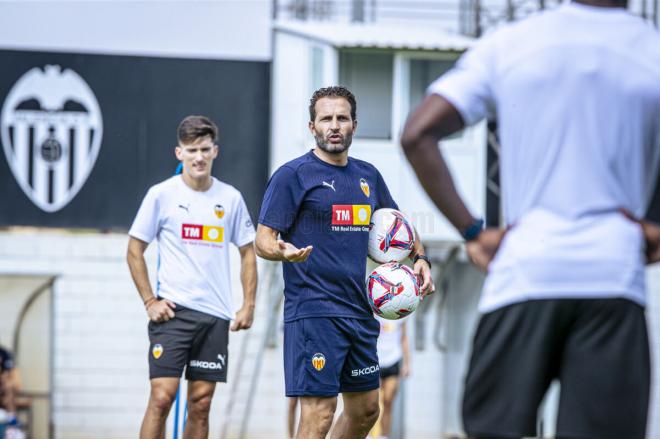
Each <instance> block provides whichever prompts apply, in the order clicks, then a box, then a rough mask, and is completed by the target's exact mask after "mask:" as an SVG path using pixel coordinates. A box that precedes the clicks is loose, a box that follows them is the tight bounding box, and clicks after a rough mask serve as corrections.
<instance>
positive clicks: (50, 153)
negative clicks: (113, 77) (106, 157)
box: [0, 65, 103, 212]
mask: <svg viewBox="0 0 660 439" xmlns="http://www.w3.org/2000/svg"><path fill="white" fill-rule="evenodd" d="M0 134H1V138H2V145H3V149H4V152H5V156H6V157H7V162H8V164H9V167H10V168H11V171H12V173H13V174H14V178H15V179H16V181H17V182H18V184H19V186H20V187H21V189H22V190H23V192H25V195H27V196H28V198H29V199H30V200H31V201H32V202H33V203H34V204H35V205H36V206H37V207H39V208H40V209H41V210H43V211H46V212H55V211H57V210H60V209H61V208H63V207H64V206H66V205H67V204H68V203H69V202H70V201H71V200H72V199H73V197H75V196H76V194H77V193H78V191H80V189H82V187H83V185H84V184H85V181H87V177H89V174H90V172H91V170H92V168H93V167H94V163H96V157H97V156H98V154H99V150H100V149H101V138H102V136H103V119H102V117H101V109H100V107H99V104H98V101H97V100H96V96H94V92H92V89H91V88H90V87H89V85H87V83H86V82H85V80H84V79H83V78H81V77H80V76H79V75H78V74H77V73H76V72H74V71H73V70H71V69H64V70H62V68H61V67H60V66H54V65H47V66H46V67H45V68H44V69H43V70H42V69H41V68H38V67H35V68H33V69H30V70H29V71H28V72H26V73H25V74H24V75H23V76H21V77H20V78H19V79H18V81H16V83H15V84H14V86H13V87H12V88H11V90H10V91H9V94H7V97H6V99H5V101H4V104H3V105H2V113H0Z"/></svg>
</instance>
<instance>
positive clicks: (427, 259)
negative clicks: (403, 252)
mask: <svg viewBox="0 0 660 439" xmlns="http://www.w3.org/2000/svg"><path fill="white" fill-rule="evenodd" d="M420 259H421V260H422V261H426V263H427V264H429V268H431V260H430V259H429V258H428V256H426V255H415V257H413V265H414V264H416V263H417V261H419V260H420Z"/></svg>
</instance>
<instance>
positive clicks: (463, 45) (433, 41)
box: [273, 21, 475, 52]
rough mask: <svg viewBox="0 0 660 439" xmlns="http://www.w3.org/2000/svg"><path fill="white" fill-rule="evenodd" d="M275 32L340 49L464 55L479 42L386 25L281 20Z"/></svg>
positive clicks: (434, 31)
mask: <svg viewBox="0 0 660 439" xmlns="http://www.w3.org/2000/svg"><path fill="white" fill-rule="evenodd" d="M273 29H274V30H275V31H276V32H282V33H287V34H290V35H295V36H299V37H301V38H306V39H310V40H316V41H319V42H321V43H324V44H329V45H331V46H334V47H337V48H365V49H366V48H375V49H396V50H401V49H405V50H433V51H438V50H442V51H455V52H463V51H465V50H467V49H468V48H469V47H470V46H472V44H473V42H474V41H475V40H474V39H473V38H470V37H466V36H463V35H457V34H452V33H449V32H447V31H444V30H442V29H436V28H433V27H424V26H421V27H419V26H406V27H403V26H401V25H398V26H397V25H391V24H382V23H368V24H365V23H336V22H318V21H317V22H304V21H278V22H276V23H275V24H274V25H273Z"/></svg>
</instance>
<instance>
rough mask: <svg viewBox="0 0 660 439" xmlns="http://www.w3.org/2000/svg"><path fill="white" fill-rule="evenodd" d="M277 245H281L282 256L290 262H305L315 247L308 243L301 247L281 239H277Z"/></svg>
mask: <svg viewBox="0 0 660 439" xmlns="http://www.w3.org/2000/svg"><path fill="white" fill-rule="evenodd" d="M277 245H278V246H279V247H280V251H281V252H282V257H283V258H284V259H285V260H287V261H289V262H305V261H306V260H307V258H309V254H310V253H311V252H312V249H313V248H314V247H312V246H311V245H308V246H307V247H305V248H301V249H299V248H297V247H296V246H295V245H293V244H291V243H288V242H284V241H282V240H281V239H278V240H277Z"/></svg>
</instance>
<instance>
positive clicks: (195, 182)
mask: <svg viewBox="0 0 660 439" xmlns="http://www.w3.org/2000/svg"><path fill="white" fill-rule="evenodd" d="M177 133H178V139H179V144H178V146H176V148H175V151H174V152H175V154H176V157H177V159H178V160H180V161H181V163H182V164H183V169H182V173H181V174H180V175H175V176H173V177H171V178H169V179H167V180H165V181H163V182H161V183H159V184H157V185H155V186H152V187H151V188H150V189H149V191H148V192H147V195H146V196H145V197H144V200H143V201H142V205H141V206H140V210H139V211H138V213H137V216H136V218H135V221H134V222H133V225H132V226H131V229H130V230H129V232H128V233H129V236H130V237H129V243H128V255H127V259H128V266H129V268H130V271H131V275H132V276H133V281H134V282H135V285H136V287H137V289H138V292H139V293H140V297H141V298H142V301H143V302H144V306H145V309H146V312H147V315H148V317H149V320H150V321H149V341H150V349H149V377H150V381H151V393H150V396H149V403H148V405H147V411H146V414H145V416H144V420H143V422H142V428H141V430H140V438H154V439H155V438H161V437H162V436H163V434H164V428H165V420H166V419H167V415H168V413H169V411H170V408H171V406H172V402H173V401H174V399H175V398H176V394H177V390H178V388H179V380H180V378H181V374H182V372H183V370H184V368H185V370H186V379H187V380H188V419H187V422H186V427H185V431H184V436H185V437H187V438H193V437H194V438H198V437H199V438H202V437H207V436H208V429H209V410H210V407H211V399H212V397H213V392H214V390H215V386H216V382H226V380H227V360H228V358H227V344H228V338H229V334H228V331H229V329H230V320H234V322H233V324H232V325H231V330H232V331H238V330H241V329H248V328H250V326H251V325H252V321H253V318H254V305H255V294H256V287H257V265H256V256H255V254H254V249H253V245H252V242H253V240H254V226H253V225H252V221H251V220H250V215H249V213H248V211H247V207H246V206H245V202H244V201H243V197H242V195H241V194H240V192H239V191H238V190H236V189H235V188H234V187H233V186H230V185H229V184H227V183H223V182H222V181H219V180H217V179H216V178H214V177H213V176H211V168H212V166H213V161H214V159H215V158H216V157H217V156H218V145H217V144H216V143H215V142H216V139H217V136H218V128H217V127H216V125H215V124H214V123H213V122H212V121H211V120H209V119H208V118H207V117H204V116H188V117H186V118H185V119H184V120H183V121H182V122H181V124H180V125H179V128H178V131H177ZM154 239H157V240H158V256H159V265H158V282H157V291H156V294H154V292H153V290H152V288H151V285H150V283H149V277H148V273H147V265H146V261H145V258H144V252H145V250H146V249H147V246H148V245H149V243H150V242H151V241H153V240H154ZM229 243H232V244H234V245H235V246H237V247H238V250H239V252H240V257H241V284H242V287H243V306H242V307H241V308H240V309H239V311H238V312H237V313H236V314H235V315H234V306H233V304H232V291H231V280H230V269H229Z"/></svg>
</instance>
